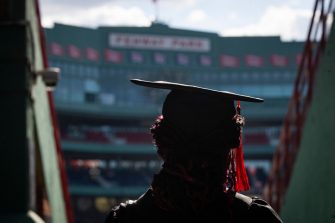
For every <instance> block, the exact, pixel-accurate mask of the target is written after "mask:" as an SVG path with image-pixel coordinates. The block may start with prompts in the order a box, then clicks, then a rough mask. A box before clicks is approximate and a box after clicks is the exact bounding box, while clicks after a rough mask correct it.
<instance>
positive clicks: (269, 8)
mask: <svg viewBox="0 0 335 223" xmlns="http://www.w3.org/2000/svg"><path fill="white" fill-rule="evenodd" d="M314 2H315V0H234V1H228V0H157V1H156V5H155V4H154V3H153V0H95V1H94V0H40V7H41V13H42V24H43V25H44V26H45V27H51V26H52V25H53V23H54V22H58V23H65V24H71V25H78V26H85V27H97V26H117V25H122V26H124V25H126V26H149V25H150V23H151V21H152V20H153V19H154V18H155V15H156V13H157V12H158V13H157V14H158V19H159V20H160V21H163V22H165V23H167V24H168V25H169V26H171V27H174V28H183V29H192V30H199V31H208V32H215V33H218V34H220V35H222V36H245V35H248V36H251V35H262V36H264V35H279V36H281V38H282V39H283V40H284V41H285V40H289V41H291V40H304V39H305V38H306V36H307V29H308V25H309V22H310V18H311V15H312V8H313V5H314Z"/></svg>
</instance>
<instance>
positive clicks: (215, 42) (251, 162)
mask: <svg viewBox="0 0 335 223" xmlns="http://www.w3.org/2000/svg"><path fill="white" fill-rule="evenodd" d="M45 33H46V40H47V49H48V58H49V64H50V66H52V67H59V68H60V69H61V81H60V83H59V85H58V86H57V88H56V89H55V91H54V98H55V105H56V110H57V114H58V121H59V125H60V132H61V144H62V149H63V152H64V156H65V160H66V168H67V174H68V178H69V183H70V186H69V189H70V194H71V198H72V206H73V208H74V212H75V218H76V219H77V220H78V222H91V221H93V219H99V218H100V220H103V218H104V216H105V214H106V212H107V211H108V210H109V208H110V207H111V206H113V205H115V204H116V203H117V202H120V201H123V200H125V199H128V198H136V197H138V196H139V195H141V194H142V193H144V192H145V191H146V188H147V187H148V185H149V184H150V182H151V178H152V176H153V174H154V173H155V172H157V171H158V170H159V168H160V164H161V161H160V160H159V158H158V156H157V155H156V153H155V148H154V145H153V144H152V139H151V136H150V131H149V129H150V126H151V124H152V123H153V122H154V120H155V118H156V117H157V116H158V115H159V114H160V107H161V105H162V100H163V98H164V96H165V95H166V93H167V92H160V91H155V90H152V89H146V88H138V87H136V86H133V85H132V84H131V83H130V82H129V80H130V79H132V78H139V79H145V80H166V81H174V82H182V83H186V84H195V85H200V86H203V87H208V88H214V89H218V90H226V91H233V92H238V93H241V94H247V95H252V96H256V97H261V98H264V99H265V103H263V104H257V105H244V104H242V113H243V114H244V115H245V116H246V118H247V124H246V128H245V129H244V133H243V140H244V155H245V159H246V165H247V170H248V175H249V181H250V184H251V190H250V191H249V192H248V193H249V194H255V195H261V193H262V191H263V187H264V185H265V183H266V180H267V177H268V173H269V171H270V168H271V161H272V155H273V152H274V150H275V147H276V145H277V143H278V138H279V132H280V128H281V125H282V123H283V117H284V115H285V113H286V110H287V105H288V102H289V98H290V96H291V93H292V89H293V81H294V80H295V78H296V70H297V67H298V64H299V63H300V60H301V54H302V50H303V44H304V43H303V42H283V41H281V39H280V37H279V36H266V37H222V36H219V35H218V34H216V33H208V32H201V31H195V30H182V29H176V28H173V27H169V26H168V25H167V24H164V23H159V22H154V23H152V24H151V26H149V27H98V28H95V29H92V28H86V27H76V26H69V25H65V24H55V25H54V27H52V28H47V29H45Z"/></svg>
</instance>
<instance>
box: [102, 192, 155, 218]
mask: <svg viewBox="0 0 335 223" xmlns="http://www.w3.org/2000/svg"><path fill="white" fill-rule="evenodd" d="M149 199H150V191H147V192H146V193H145V194H143V195H142V196H140V197H139V198H138V199H137V200H127V201H125V202H123V203H120V204H119V205H117V206H116V207H114V208H112V210H111V211H110V212H109V214H108V215H107V218H106V220H105V223H127V222H134V218H136V216H138V215H139V214H140V212H141V209H142V208H143V207H144V206H146V205H147V203H148V202H150V201H149Z"/></svg>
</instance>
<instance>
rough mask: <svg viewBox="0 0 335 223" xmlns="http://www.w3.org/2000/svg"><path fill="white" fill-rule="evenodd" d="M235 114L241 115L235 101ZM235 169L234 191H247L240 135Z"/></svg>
mask: <svg viewBox="0 0 335 223" xmlns="http://www.w3.org/2000/svg"><path fill="white" fill-rule="evenodd" d="M236 111H237V114H238V115H240V114H241V104H240V101H237V107H236ZM235 165H236V166H235V167H236V178H235V180H236V182H235V185H234V186H235V191H247V190H249V189H250V185H249V181H248V175H247V172H246V169H245V166H244V158H243V149H242V133H241V135H240V146H239V147H238V148H236V151H235Z"/></svg>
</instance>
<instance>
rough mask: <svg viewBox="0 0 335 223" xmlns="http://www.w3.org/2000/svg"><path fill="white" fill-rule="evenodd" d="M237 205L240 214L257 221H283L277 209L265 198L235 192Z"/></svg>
mask: <svg viewBox="0 0 335 223" xmlns="http://www.w3.org/2000/svg"><path fill="white" fill-rule="evenodd" d="M234 203H235V205H234V206H235V207H236V208H237V212H240V213H239V214H240V215H242V216H244V217H246V218H248V219H249V220H253V221H255V222H267V223H272V222H273V223H281V222H282V220H281V219H280V217H279V215H278V214H277V213H276V211H275V210H274V209H273V208H272V207H271V206H270V205H269V204H268V203H267V202H266V201H265V200H263V199H261V198H259V197H249V196H246V195H243V194H240V193H236V194H235V202H234Z"/></svg>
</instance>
